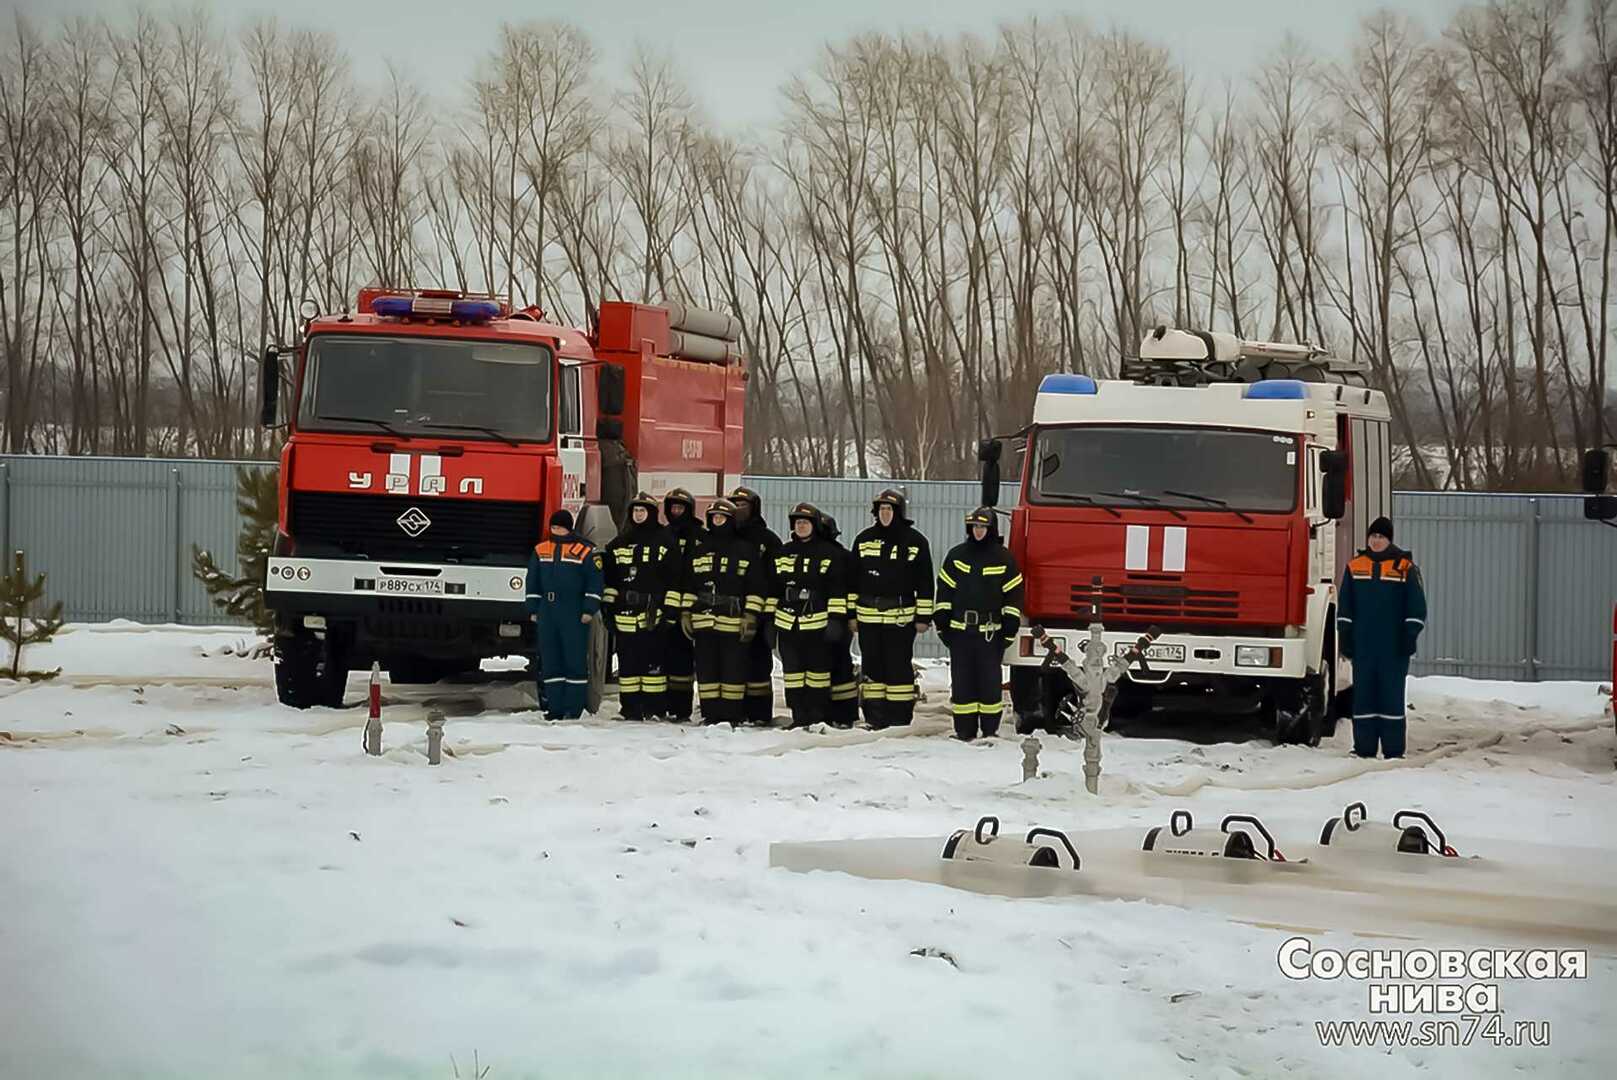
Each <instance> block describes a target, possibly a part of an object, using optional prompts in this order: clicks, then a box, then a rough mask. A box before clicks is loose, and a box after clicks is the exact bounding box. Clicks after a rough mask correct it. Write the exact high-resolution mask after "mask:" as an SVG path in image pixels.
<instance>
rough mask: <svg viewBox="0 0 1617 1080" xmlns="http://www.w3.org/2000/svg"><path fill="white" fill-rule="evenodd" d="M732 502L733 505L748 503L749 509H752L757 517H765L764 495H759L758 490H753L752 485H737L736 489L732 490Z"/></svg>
mask: <svg viewBox="0 0 1617 1080" xmlns="http://www.w3.org/2000/svg"><path fill="white" fill-rule="evenodd" d="M730 502H731V503H732V504H733V505H735V506H738V507H739V506H740V505H741V504H742V503H746V504H747V509H748V510H749V511H751V513H752V516H753V517H755V518H762V517H763V514H764V500H763V496H761V495H759V494H758V493H757V492H756V491H754V490H752V488H750V487H747V486H745V485H737V487H736V489H735V490H734V491H732V492H730Z"/></svg>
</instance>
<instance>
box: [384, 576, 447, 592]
mask: <svg viewBox="0 0 1617 1080" xmlns="http://www.w3.org/2000/svg"><path fill="white" fill-rule="evenodd" d="M376 591H377V592H379V593H407V594H409V595H411V596H442V595H443V594H444V583H443V582H442V581H439V580H438V579H437V578H377V579H376Z"/></svg>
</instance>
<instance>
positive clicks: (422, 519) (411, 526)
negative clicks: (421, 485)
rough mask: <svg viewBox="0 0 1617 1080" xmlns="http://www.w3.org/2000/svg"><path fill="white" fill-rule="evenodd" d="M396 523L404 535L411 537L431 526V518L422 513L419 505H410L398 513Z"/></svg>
mask: <svg viewBox="0 0 1617 1080" xmlns="http://www.w3.org/2000/svg"><path fill="white" fill-rule="evenodd" d="M398 524H399V528H401V529H403V530H404V533H405V535H406V536H409V537H411V538H412V539H413V538H415V537H417V536H420V535H421V534H422V533H424V532H426V531H427V530H428V529H429V528H431V527H432V519H431V518H430V517H428V516H427V515H426V514H424V513H422V512H421V508H420V507H419V506H412V507H410V509H408V510H406V511H405V512H404V513H402V514H400V515H399V517H398Z"/></svg>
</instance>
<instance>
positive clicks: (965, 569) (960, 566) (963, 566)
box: [951, 559, 971, 574]
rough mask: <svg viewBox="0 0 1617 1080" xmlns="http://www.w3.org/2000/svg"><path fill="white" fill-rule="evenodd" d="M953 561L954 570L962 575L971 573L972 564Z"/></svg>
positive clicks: (957, 560)
mask: <svg viewBox="0 0 1617 1080" xmlns="http://www.w3.org/2000/svg"><path fill="white" fill-rule="evenodd" d="M951 561H952V562H953V563H954V568H955V569H956V570H958V571H960V572H961V573H962V574H969V573H971V564H970V563H963V562H961V561H960V560H959V559H953V560H951Z"/></svg>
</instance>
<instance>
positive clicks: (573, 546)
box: [527, 510, 602, 720]
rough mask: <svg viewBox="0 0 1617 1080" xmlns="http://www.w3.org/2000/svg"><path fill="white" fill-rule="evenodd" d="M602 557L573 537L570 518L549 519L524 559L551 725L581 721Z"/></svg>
mask: <svg viewBox="0 0 1617 1080" xmlns="http://www.w3.org/2000/svg"><path fill="white" fill-rule="evenodd" d="M601 589H602V572H601V553H600V552H599V551H597V550H595V545H594V544H592V543H590V542H589V541H588V540H586V539H584V538H583V537H582V536H579V535H578V534H577V533H576V532H574V531H573V515H572V514H571V513H569V512H568V511H566V510H557V511H556V512H555V513H554V514H551V515H550V536H549V537H547V538H546V539H544V540H541V541H539V543H538V544H536V545H534V549H533V554H532V555H530V556H528V587H527V606H528V611H529V613H530V617H531V618H532V619H533V620H534V622H536V623H537V624H538V627H537V629H538V634H537V636H538V638H539V667H540V676H541V678H542V679H543V688H542V692H541V694H540V700H541V701H543V702H544V708H545V716H546V718H547V719H550V720H576V719H578V718H579V717H580V716H583V715H584V703H585V700H586V695H587V692H588V689H589V676H588V674H587V670H586V662H587V658H588V652H589V638H590V623H591V622H593V621H594V619H595V617H596V615H597V613H599V612H600V610H601Z"/></svg>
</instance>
